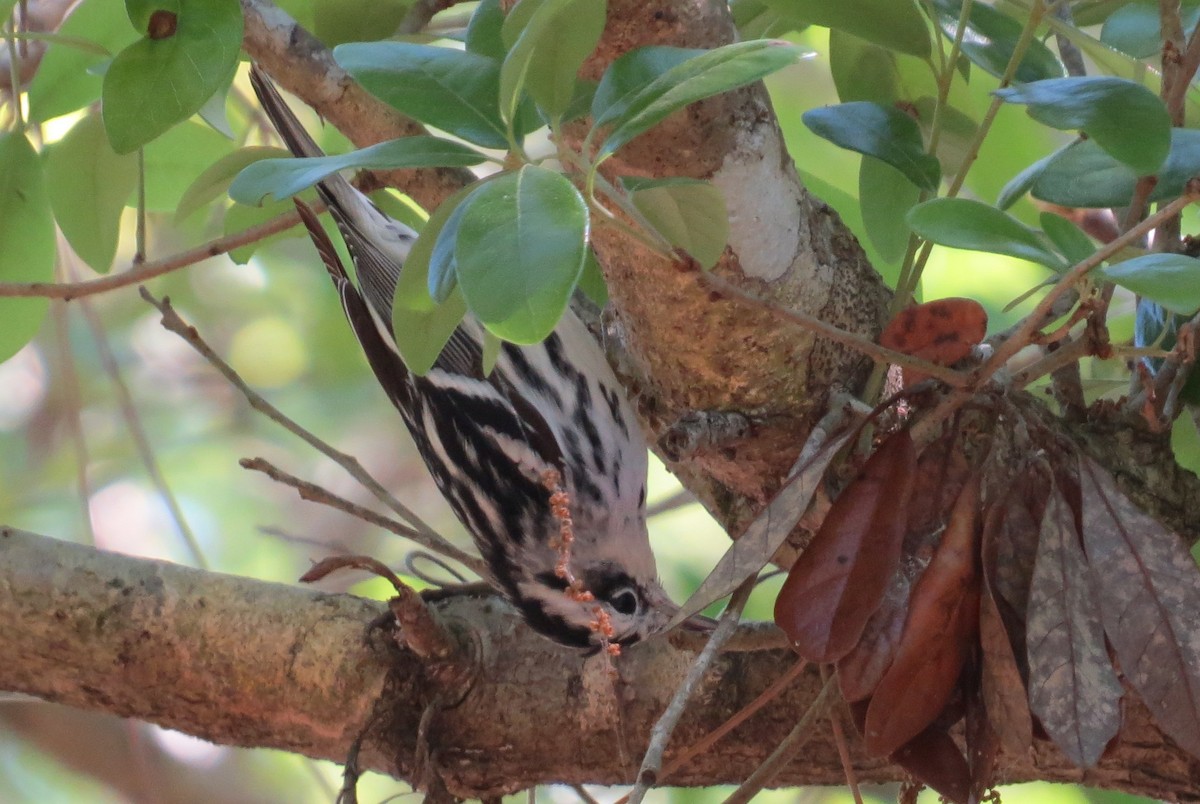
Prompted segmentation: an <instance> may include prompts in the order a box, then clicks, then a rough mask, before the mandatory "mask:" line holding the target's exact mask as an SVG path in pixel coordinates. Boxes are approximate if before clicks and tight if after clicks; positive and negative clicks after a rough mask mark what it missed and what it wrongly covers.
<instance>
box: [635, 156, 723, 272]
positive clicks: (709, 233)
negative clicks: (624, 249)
mask: <svg viewBox="0 0 1200 804" xmlns="http://www.w3.org/2000/svg"><path fill="white" fill-rule="evenodd" d="M622 181H623V183H624V185H625V188H626V189H627V190H629V191H630V197H631V199H632V201H633V205H634V206H635V207H637V208H638V210H639V211H640V212H641V213H642V214H643V215H645V216H646V219H647V220H649V221H650V223H651V224H652V225H653V226H654V228H655V229H657V230H658V232H659V234H661V235H662V236H663V237H665V238H666V239H667V241H668V242H669V243H670V244H671V245H673V246H675V247H676V248H681V249H683V250H684V251H686V252H687V253H688V254H690V255H692V257H694V258H695V260H696V262H698V263H700V267H702V268H705V269H708V268H711V267H713V266H714V265H716V264H717V260H719V259H720V258H721V254H723V253H724V251H725V244H726V243H727V242H728V241H729V211H728V210H727V209H726V207H725V196H724V195H723V194H722V193H721V190H720V188H718V187H716V186H715V185H713V184H712V183H710V182H706V181H699V180H698V179H687V178H671V179H623V180H622Z"/></svg>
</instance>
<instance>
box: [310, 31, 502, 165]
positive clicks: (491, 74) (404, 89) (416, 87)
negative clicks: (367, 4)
mask: <svg viewBox="0 0 1200 804" xmlns="http://www.w3.org/2000/svg"><path fill="white" fill-rule="evenodd" d="M333 57H334V59H336V60H337V63H338V64H340V65H341V66H342V67H343V68H344V69H345V70H346V71H347V72H349V73H350V74H351V75H352V76H354V78H355V79H356V80H357V81H358V82H359V83H360V84H362V85H363V86H364V87H365V88H366V89H367V91H368V92H371V93H372V94H373V95H375V96H376V97H378V98H379V99H380V100H383V101H384V102H386V103H388V104H390V105H392V106H394V107H395V108H397V109H399V110H400V111H401V112H403V113H404V114H406V115H408V116H409V117H412V118H414V119H416V120H419V121H420V122H422V123H425V124H427V125H430V126H433V127H434V128H440V129H441V130H442V131H446V132H448V133H450V134H453V135H455V136H457V137H462V138H463V139H464V140H467V141H468V142H473V143H475V144H476V145H481V146H483V147H484V148H507V147H508V136H507V134H506V133H505V125H504V121H503V120H502V119H501V117H500V106H499V100H498V99H499V96H500V62H498V61H496V60H495V59H490V58H488V57H486V56H480V55H479V54H477V53H469V52H467V51H463V50H452V49H451V48H445V47H434V46H432V45H416V44H410V43H407V42H370V43H365V44H349V45H338V46H337V47H336V48H334V51H333ZM519 133H525V132H519Z"/></svg>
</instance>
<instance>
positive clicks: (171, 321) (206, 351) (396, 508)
mask: <svg viewBox="0 0 1200 804" xmlns="http://www.w3.org/2000/svg"><path fill="white" fill-rule="evenodd" d="M141 294H142V298H144V299H145V300H146V301H147V302H149V303H150V304H152V305H153V306H154V307H155V308H156V309H158V311H159V312H160V313H161V314H162V325H163V327H164V328H165V329H167V330H168V331H170V332H173V333H175V334H176V335H178V336H179V337H181V338H183V339H184V340H185V341H187V343H188V344H189V345H190V346H191V347H192V348H193V349H195V350H196V351H197V352H199V353H200V355H201V356H203V357H204V359H205V360H207V361H208V362H209V363H211V364H212V365H213V366H214V367H215V368H216V369H217V371H219V372H220V373H221V374H222V375H223V376H224V377H225V379H226V380H228V381H229V382H230V384H232V385H233V386H234V387H235V388H237V389H238V391H240V392H241V394H242V396H244V397H245V398H246V401H247V402H249V403H250V407H252V408H253V409H254V410H256V411H258V412H260V413H262V414H263V415H264V416H266V417H267V418H269V419H270V420H271V421H273V422H275V423H276V424H278V425H280V426H281V427H283V428H284V429H285V430H287V431H288V432H289V433H291V434H292V435H294V436H296V437H297V438H299V439H300V440H302V441H303V442H304V443H306V444H308V445H309V446H311V447H312V448H313V449H315V450H317V451H318V452H320V453H321V454H322V455H324V456H325V457H327V458H329V459H330V460H331V461H333V462H334V463H336V464H337V465H338V466H340V467H342V469H344V470H345V471H346V472H347V473H348V474H349V475H350V476H351V477H353V478H354V479H355V480H357V481H358V482H359V483H361V484H362V485H363V486H364V487H366V488H367V489H368V490H369V491H370V492H371V493H372V494H374V495H375V497H376V498H377V499H378V500H379V501H380V502H382V503H383V504H384V505H386V506H387V507H388V508H390V509H391V510H392V511H393V512H394V513H395V514H396V515H397V516H399V517H400V518H401V519H403V520H404V521H405V522H407V523H408V524H409V525H411V526H412V528H413V531H412V533H411V534H408V538H410V539H412V540H413V541H414V542H416V543H417V544H419V545H421V546H422V547H424V548H426V549H428V550H432V551H434V552H435V553H441V554H442V555H445V556H449V557H450V558H453V559H454V560H455V561H457V562H459V563H460V564H462V565H463V566H465V567H468V568H469V569H470V570H471V571H472V572H476V573H479V574H480V575H481V576H482V577H486V576H485V575H484V573H485V572H486V568H485V566H484V563H483V561H482V560H480V559H479V558H476V557H475V556H472V555H469V554H467V553H465V552H463V551H462V550H460V549H459V548H457V547H455V546H454V545H453V544H451V543H450V542H448V541H446V539H444V538H443V537H442V536H440V535H439V534H438V533H437V532H435V531H434V530H433V529H432V528H431V527H429V526H428V525H427V524H425V522H423V521H422V520H421V518H420V517H418V516H417V515H416V514H415V513H413V512H412V511H410V510H409V509H408V507H407V506H405V505H404V504H403V503H401V502H400V501H399V500H397V499H396V498H395V497H393V496H392V495H391V494H389V493H388V492H387V490H386V489H384V488H383V486H381V485H380V484H379V481H377V480H375V478H373V477H371V475H370V474H369V473H368V472H367V471H366V470H365V469H363V467H362V465H361V464H360V463H359V462H358V460H357V459H355V458H354V457H353V456H351V455H347V454H345V453H343V452H339V451H338V450H336V449H334V448H333V447H331V446H329V445H328V444H326V443H325V442H324V441H322V440H321V439H319V438H317V437H316V436H315V435H313V434H312V433H310V432H309V431H308V430H305V429H304V428H303V427H301V426H300V425H298V424H296V422H294V421H292V420H291V419H290V418H288V417H287V416H285V415H284V414H283V413H282V412H281V411H280V410H279V409H278V408H276V407H275V406H274V405H272V404H271V403H270V402H268V401H267V400H265V399H263V397H262V396H260V395H259V394H257V393H256V392H255V391H253V390H252V389H251V388H250V387H249V386H248V385H246V383H245V382H244V381H243V380H242V378H241V377H240V376H239V375H238V373H237V372H236V371H234V370H233V368H232V367H231V366H230V365H229V364H228V363H226V362H225V361H224V360H222V359H221V358H220V357H219V356H218V355H217V354H216V352H214V351H213V350H212V348H211V347H210V346H209V345H208V344H207V343H205V342H204V339H203V338H201V337H200V334H199V333H198V332H197V331H196V329H195V327H191V326H188V325H187V324H185V323H184V321H183V319H181V318H180V317H179V314H178V313H176V312H175V309H174V308H173V307H172V306H171V303H170V300H169V299H165V298H164V299H163V300H162V301H159V300H158V299H156V298H154V296H152V295H151V294H150V292H149V291H147V290H146V289H145V288H142V289H141Z"/></svg>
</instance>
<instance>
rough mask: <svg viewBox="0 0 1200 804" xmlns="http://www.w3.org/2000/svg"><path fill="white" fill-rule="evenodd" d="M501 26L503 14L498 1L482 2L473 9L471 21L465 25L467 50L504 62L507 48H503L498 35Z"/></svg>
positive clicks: (488, 0) (484, 0)
mask: <svg viewBox="0 0 1200 804" xmlns="http://www.w3.org/2000/svg"><path fill="white" fill-rule="evenodd" d="M503 26H504V12H503V11H502V10H501V9H500V0H483V2H481V3H480V4H479V5H478V6H476V7H475V12H474V13H473V14H471V21H470V22H469V23H467V42H466V45H467V50H468V51H470V52H471V53H478V54H479V55H480V56H487V57H488V58H492V59H495V60H496V61H504V55H505V54H506V53H508V48H507V47H505V46H504V38H503V37H502V36H501V35H500V29H501V28H502V27H503Z"/></svg>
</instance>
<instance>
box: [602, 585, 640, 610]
mask: <svg viewBox="0 0 1200 804" xmlns="http://www.w3.org/2000/svg"><path fill="white" fill-rule="evenodd" d="M608 603H609V605H610V606H612V607H613V611H615V612H617V614H637V610H638V596H637V592H635V591H633V590H632V589H630V588H629V587H628V586H626V587H623V588H621V589H618V590H617V591H615V592H613V593H612V594H611V595H609V597H608Z"/></svg>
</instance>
